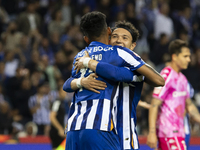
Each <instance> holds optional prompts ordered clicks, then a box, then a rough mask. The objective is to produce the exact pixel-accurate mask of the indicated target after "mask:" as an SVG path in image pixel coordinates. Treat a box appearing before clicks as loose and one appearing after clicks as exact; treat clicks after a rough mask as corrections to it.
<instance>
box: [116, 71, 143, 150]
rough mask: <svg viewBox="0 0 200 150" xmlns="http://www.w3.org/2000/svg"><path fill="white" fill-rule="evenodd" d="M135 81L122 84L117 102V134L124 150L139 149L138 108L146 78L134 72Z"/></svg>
mask: <svg viewBox="0 0 200 150" xmlns="http://www.w3.org/2000/svg"><path fill="white" fill-rule="evenodd" d="M134 74H135V78H137V80H135V81H134V82H131V83H123V82H121V83H120V87H119V98H118V100H117V109H118V110H116V114H117V125H116V126H117V134H118V135H119V140H120V144H121V145H120V147H121V148H122V149H139V141H138V136H137V132H136V120H137V119H136V107H137V105H138V102H139V100H140V97H141V91H142V87H143V81H144V76H142V75H139V74H138V73H137V72H134Z"/></svg>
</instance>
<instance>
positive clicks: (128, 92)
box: [65, 22, 162, 149]
mask: <svg viewBox="0 0 200 150" xmlns="http://www.w3.org/2000/svg"><path fill="white" fill-rule="evenodd" d="M137 37H138V31H137V30H136V29H135V28H134V26H133V25H132V24H130V23H128V22H118V23H117V24H116V27H115V29H114V31H113V35H112V36H111V44H115V45H120V46H123V47H128V48H130V49H131V50H133V49H134V47H135V44H136V43H135V42H136V40H137ZM95 62H96V63H97V61H94V60H91V61H90V62H89V68H90V69H91V70H93V71H96V72H97V74H98V75H100V76H103V77H105V78H109V77H110V76H111V77H110V78H111V79H115V80H117V79H116V78H117V77H118V78H119V79H123V78H124V77H123V76H125V75H124V74H125V72H122V77H120V76H121V74H119V73H120V71H119V70H117V71H115V70H114V69H112V66H105V63H104V66H103V67H101V69H99V66H98V65H97V64H96V65H94V64H95ZM92 63H94V64H92ZM90 64H92V65H91V66H90ZM99 64H101V62H99ZM95 69H96V70H95ZM146 70H147V72H148V69H146ZM151 71H152V73H151V75H152V76H149V77H154V76H158V75H157V74H156V73H155V72H153V70H151ZM134 74H135V75H134V77H135V82H134V83H130V84H127V83H120V85H119V96H118V97H119V98H118V100H117V101H114V102H113V103H115V105H116V106H117V107H116V110H115V114H116V119H115V120H116V123H115V125H116V128H117V134H118V135H119V137H120V146H121V149H139V143H138V139H137V133H136V130H135V125H136V114H135V113H136V106H137V103H138V101H139V99H140V95H141V89H142V85H143V77H142V76H141V75H140V74H139V73H137V72H134ZM158 78H159V76H158ZM119 79H118V80H119ZM136 79H137V80H136ZM161 79H162V78H161ZM91 80H93V81H94V79H92V78H91ZM71 81H72V79H69V80H68V82H66V86H67V87H65V88H66V89H65V90H66V91H68V92H70V90H71V89H70V85H71V86H72V89H73V90H75V89H77V88H78V87H77V86H76V82H77V79H76V80H73V81H72V82H71ZM81 81H82V84H83V86H84V87H85V85H87V78H85V79H82V80H81ZM85 81H86V82H85ZM120 81H123V80H120ZM84 82H85V83H86V84H84ZM151 83H154V86H155V85H157V86H158V85H161V84H160V83H158V82H157V81H155V80H152V81H151ZM133 86H134V87H133ZM87 87H88V86H87ZM87 87H86V88H87ZM95 87H96V86H95ZM97 88H98V87H97ZM88 89H89V88H88ZM90 90H92V86H91V87H90ZM93 90H94V92H98V91H95V88H94V89H93ZM127 129H128V130H127Z"/></svg>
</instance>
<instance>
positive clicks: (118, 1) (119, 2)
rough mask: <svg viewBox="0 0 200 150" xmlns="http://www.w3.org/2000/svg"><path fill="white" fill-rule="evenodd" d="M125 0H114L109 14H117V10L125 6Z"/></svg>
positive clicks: (121, 9) (123, 8) (119, 10)
mask: <svg viewBox="0 0 200 150" xmlns="http://www.w3.org/2000/svg"><path fill="white" fill-rule="evenodd" d="M126 3H127V0H114V4H113V5H112V6H111V16H114V17H115V16H117V14H118V13H119V12H123V11H124V10H125V8H126Z"/></svg>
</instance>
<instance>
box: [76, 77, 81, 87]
mask: <svg viewBox="0 0 200 150" xmlns="http://www.w3.org/2000/svg"><path fill="white" fill-rule="evenodd" d="M81 79H82V78H78V80H77V81H76V86H77V87H78V88H79V89H80V88H82V85H81Z"/></svg>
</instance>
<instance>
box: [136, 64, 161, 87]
mask: <svg viewBox="0 0 200 150" xmlns="http://www.w3.org/2000/svg"><path fill="white" fill-rule="evenodd" d="M137 72H139V73H140V74H142V75H144V76H145V82H146V83H148V84H149V85H151V86H154V87H157V86H164V85H165V79H164V78H163V77H162V76H161V75H160V74H159V73H158V72H157V71H156V70H155V69H153V68H152V67H151V66H150V65H148V64H145V65H143V66H141V67H140V68H138V69H137Z"/></svg>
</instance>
